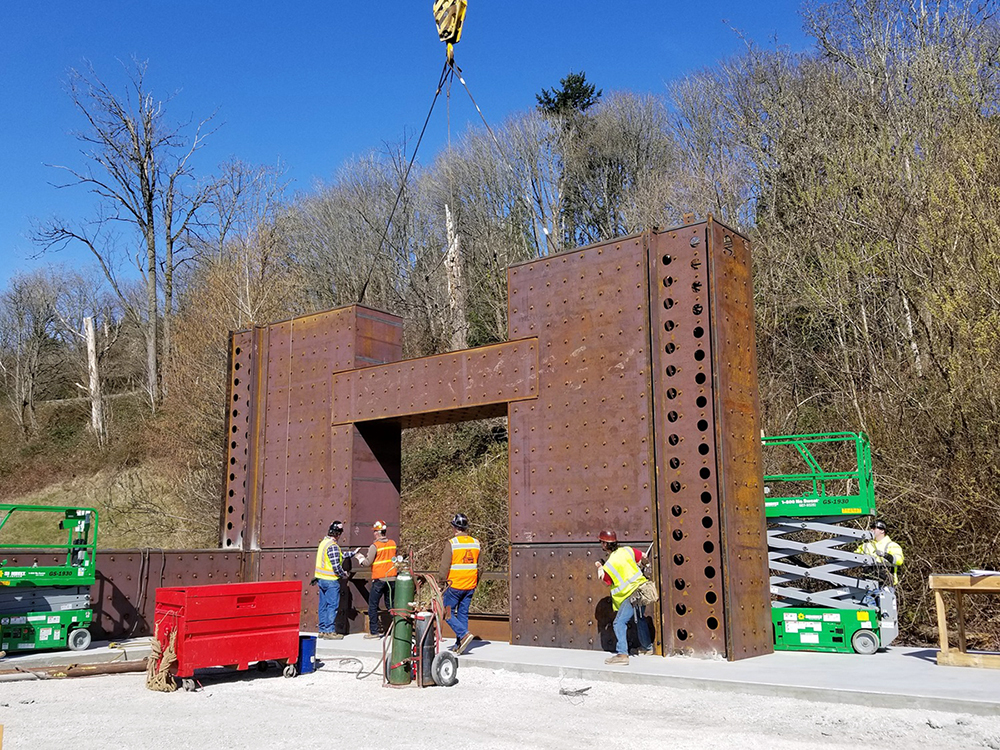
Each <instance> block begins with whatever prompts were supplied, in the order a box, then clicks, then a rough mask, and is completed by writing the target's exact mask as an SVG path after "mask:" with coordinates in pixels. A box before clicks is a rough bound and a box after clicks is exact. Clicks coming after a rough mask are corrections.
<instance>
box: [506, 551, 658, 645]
mask: <svg viewBox="0 0 1000 750" xmlns="http://www.w3.org/2000/svg"><path fill="white" fill-rule="evenodd" d="M640 543H641V542H639V540H636V544H640ZM641 544H642V545H643V547H645V546H646V545H648V542H645V543H641ZM601 556H602V553H601V548H600V546H599V545H598V544H524V545H517V546H514V547H513V548H512V549H511V570H510V600H511V617H510V631H511V643H513V644H514V645H516V646H549V647H553V648H577V649H593V650H605V651H608V650H610V651H613V650H614V645H615V639H614V633H613V631H612V630H611V623H612V621H613V620H614V611H613V609H612V606H611V596H610V594H609V589H608V587H607V586H606V585H605V584H604V583H603V581H601V580H600V578H599V577H598V575H597V568H596V566H595V565H594V563H595V562H596V561H597V560H598V559H600V558H601Z"/></svg>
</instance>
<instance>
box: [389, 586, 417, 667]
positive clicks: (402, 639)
mask: <svg viewBox="0 0 1000 750" xmlns="http://www.w3.org/2000/svg"><path fill="white" fill-rule="evenodd" d="M415 596H416V587H415V586H414V584H413V578H412V577H411V576H410V574H409V573H407V572H406V571H401V572H400V573H399V575H398V576H396V590H395V591H394V592H393V597H392V603H393V608H394V609H395V610H396V612H395V613H394V614H393V616H392V649H391V650H390V655H389V659H390V660H391V661H390V666H392V665H398V666H393V667H392V668H391V669H389V684H390V685H409V684H410V681H411V680H412V679H413V668H412V663H411V662H410V656H411V655H412V653H413V619H412V615H413V599H414V597H415Z"/></svg>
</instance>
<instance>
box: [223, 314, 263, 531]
mask: <svg viewBox="0 0 1000 750" xmlns="http://www.w3.org/2000/svg"><path fill="white" fill-rule="evenodd" d="M252 354H253V335H252V332H251V331H239V332H237V333H230V334H229V385H228V389H227V394H226V395H227V403H228V404H229V414H228V418H227V423H228V430H227V432H226V435H227V440H228V446H227V448H226V480H225V482H224V483H223V486H224V488H225V489H224V492H225V497H224V499H223V503H222V522H221V526H220V528H221V531H222V540H221V542H220V544H221V545H222V546H223V547H227V548H228V547H235V548H237V549H242V548H243V535H244V531H245V530H246V514H247V496H248V493H247V481H248V476H249V466H250V415H251V411H252V408H251V405H252V404H253V401H254V398H255V393H254V389H253V387H252V386H253V371H254V359H253V356H252Z"/></svg>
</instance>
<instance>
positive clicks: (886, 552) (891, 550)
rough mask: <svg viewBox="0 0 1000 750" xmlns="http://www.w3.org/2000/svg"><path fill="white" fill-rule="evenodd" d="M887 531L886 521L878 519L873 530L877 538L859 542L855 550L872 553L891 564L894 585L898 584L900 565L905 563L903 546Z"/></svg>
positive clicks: (866, 553) (884, 562) (883, 561)
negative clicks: (890, 536)
mask: <svg viewBox="0 0 1000 750" xmlns="http://www.w3.org/2000/svg"><path fill="white" fill-rule="evenodd" d="M886 532H887V528H886V523H885V521H883V520H882V519H881V518H879V519H877V520H876V521H875V529H874V531H873V532H872V533H873V535H874V536H875V538H874V539H869V540H868V541H866V542H864V543H863V544H859V545H858V548H857V549H856V550H854V551H855V552H856V553H858V554H861V555H871V556H872V557H874V558H875V559H876V560H878V561H879V562H880V563H883V564H885V565H888V566H890V570H891V571H892V585H893V586H898V585H899V567H900V566H901V565H902V564H903V548H902V547H900V546H899V544H898V543H897V542H894V541H892V539H890V538H889V534H887V533H886Z"/></svg>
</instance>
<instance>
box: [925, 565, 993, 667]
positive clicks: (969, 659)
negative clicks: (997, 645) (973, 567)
mask: <svg viewBox="0 0 1000 750" xmlns="http://www.w3.org/2000/svg"><path fill="white" fill-rule="evenodd" d="M927 585H928V586H930V588H931V591H933V592H934V603H935V605H936V606H937V621H938V637H939V638H940V640H941V650H940V651H939V652H938V655H937V663H938V664H947V665H950V666H954V667H989V668H990V669H1000V654H983V653H975V654H970V653H968V652H967V651H966V647H965V595H966V594H993V595H998V594H1000V575H988V576H972V575H949V576H943V575H933V576H931V577H930V578H928V579H927ZM946 591H952V592H954V593H955V596H956V606H955V609H956V612H957V614H958V649H957V650H956V649H953V648H949V647H948V621H947V619H946V618H945V610H944V592H946Z"/></svg>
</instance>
